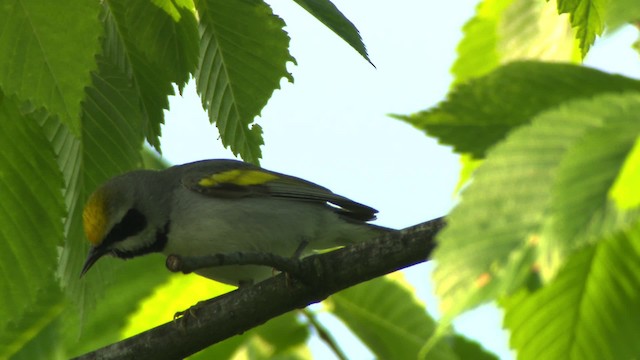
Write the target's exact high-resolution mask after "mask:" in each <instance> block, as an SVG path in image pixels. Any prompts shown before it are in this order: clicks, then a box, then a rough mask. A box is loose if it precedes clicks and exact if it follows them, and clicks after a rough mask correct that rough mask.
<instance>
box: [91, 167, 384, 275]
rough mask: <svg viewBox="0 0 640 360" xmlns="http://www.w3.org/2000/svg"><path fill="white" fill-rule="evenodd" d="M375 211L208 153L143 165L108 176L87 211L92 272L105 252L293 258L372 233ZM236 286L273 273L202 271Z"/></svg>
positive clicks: (257, 270)
mask: <svg viewBox="0 0 640 360" xmlns="http://www.w3.org/2000/svg"><path fill="white" fill-rule="evenodd" d="M376 212H377V211H376V210H375V209H373V208H371V207H368V206H366V205H362V204H359V203H357V202H355V201H352V200H349V199H347V198H345V197H343V196H340V195H337V194H334V193H333V192H331V191H330V190H329V189H326V188H324V187H322V186H319V185H316V184H314V183H312V182H309V181H306V180H303V179H300V178H296V177H293V176H288V175H284V174H280V173H277V172H273V171H269V170H265V169H262V168H260V167H257V166H254V165H251V164H248V163H244V162H241V161H236V160H203V161H198V162H193V163H188V164H184V165H177V166H173V167H170V168H168V169H166V170H161V171H155V170H137V171H132V172H128V173H125V174H123V175H120V176H117V177H114V178H112V179H111V180H108V181H107V182H106V183H104V184H103V185H102V186H100V187H99V188H98V189H97V190H96V191H95V192H94V193H93V194H92V195H91V196H90V197H89V199H88V201H87V203H86V205H85V208H84V212H83V214H82V218H83V221H84V231H85V234H86V236H87V238H88V240H89V241H90V242H91V245H92V246H91V249H90V251H89V255H88V257H87V260H86V261H85V263H84V267H83V268H82V274H84V273H86V272H87V271H88V270H89V268H91V267H92V266H93V265H94V264H95V262H96V261H98V259H100V258H101V257H102V256H103V255H106V254H110V255H112V256H116V257H118V258H123V259H128V258H133V257H136V256H141V255H145V254H148V253H152V252H162V253H164V254H166V255H169V254H175V255H180V256H201V255H213V254H225V253H232V252H261V253H270V254H276V255H279V256H284V257H291V256H293V255H294V253H295V252H296V250H297V249H299V248H300V247H301V243H306V244H307V245H306V246H305V247H304V252H303V254H309V253H311V251H312V250H318V249H328V248H333V247H337V246H342V245H348V244H350V243H353V242H358V241H363V240H367V239H371V238H374V237H376V236H378V235H380V234H382V233H384V232H387V231H393V230H390V229H387V228H383V227H379V226H375V225H372V224H368V223H367V221H370V220H373V219H375V213H376ZM196 273H197V274H199V275H202V276H205V277H207V278H210V279H213V280H216V281H220V282H224V283H228V284H232V285H238V284H240V283H251V282H256V281H260V280H263V279H265V278H267V277H269V276H271V275H272V274H273V271H272V270H271V269H270V268H268V267H264V266H254V265H242V266H239V265H238V266H221V267H214V268H206V269H201V270H198V271H196Z"/></svg>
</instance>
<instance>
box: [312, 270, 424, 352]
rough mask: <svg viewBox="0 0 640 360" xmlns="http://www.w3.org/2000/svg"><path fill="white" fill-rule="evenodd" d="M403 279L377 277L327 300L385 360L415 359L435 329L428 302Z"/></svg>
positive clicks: (337, 314) (352, 328) (332, 308)
mask: <svg viewBox="0 0 640 360" xmlns="http://www.w3.org/2000/svg"><path fill="white" fill-rule="evenodd" d="M396 276H399V275H396ZM399 281H402V279H398V281H394V280H391V279H388V278H386V277H382V278H377V279H373V280H370V281H367V282H365V283H362V284H358V285H356V286H354V287H351V288H349V289H347V290H343V291H341V292H339V293H337V294H334V295H332V296H331V297H330V298H328V299H327V300H325V302H324V304H325V305H326V306H327V307H328V309H329V311H330V312H331V313H333V314H334V315H336V316H337V317H338V318H339V319H340V320H342V321H343V322H344V323H345V324H346V325H347V326H348V327H349V328H350V329H351V330H352V331H353V332H354V333H355V334H356V335H357V336H358V337H359V338H360V339H361V340H362V341H363V342H364V343H365V344H366V345H367V346H368V347H369V349H371V351H373V353H374V354H376V356H377V357H378V358H381V359H415V358H416V357H417V354H418V352H419V351H420V349H421V348H422V346H423V345H424V344H425V343H426V342H427V340H428V339H429V337H430V336H431V334H432V333H433V330H434V329H435V323H434V321H433V319H432V318H431V317H429V316H428V315H427V313H426V311H425V308H424V305H422V304H420V303H418V301H417V300H416V299H415V297H414V296H413V293H412V290H410V289H409V285H407V284H406V283H404V282H403V283H401V282H399Z"/></svg>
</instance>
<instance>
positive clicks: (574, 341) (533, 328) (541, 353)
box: [501, 225, 640, 360]
mask: <svg viewBox="0 0 640 360" xmlns="http://www.w3.org/2000/svg"><path fill="white" fill-rule="evenodd" d="M639 240H640V234H639V231H638V226H637V225H636V227H635V229H633V230H632V231H630V232H622V233H619V234H617V235H615V236H613V237H610V238H604V239H601V240H600V241H599V242H597V243H596V244H594V245H592V246H589V247H586V248H583V249H582V250H581V251H580V252H578V253H575V254H574V255H573V256H571V257H570V258H569V260H568V262H567V263H566V265H565V266H564V267H563V268H562V270H561V271H560V272H559V273H558V276H557V277H556V278H555V279H554V280H553V281H552V282H551V283H550V284H549V285H548V286H546V287H544V288H542V289H541V290H539V291H537V292H534V293H528V292H526V291H521V292H520V293H518V294H516V295H514V296H511V297H509V298H507V299H506V300H504V301H502V304H501V305H502V306H503V307H504V308H505V318H504V324H505V326H506V327H507V328H508V329H509V330H510V332H511V341H510V343H511V346H512V347H513V348H515V349H516V351H517V352H518V358H519V359H524V360H526V359H549V360H553V359H563V360H564V359H580V360H583V359H584V360H588V359H631V358H634V357H636V356H637V355H638V353H640V345H639V343H638V341H637V339H638V337H640V325H639V323H638V321H637V319H638V318H639V317H640V300H639V298H638V296H637V291H636V290H637V289H638V288H639V287H640V249H639V248H638V244H640V241H639Z"/></svg>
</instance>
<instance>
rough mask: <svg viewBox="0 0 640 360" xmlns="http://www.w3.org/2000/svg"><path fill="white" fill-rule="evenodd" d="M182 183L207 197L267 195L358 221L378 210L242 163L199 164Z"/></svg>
mask: <svg viewBox="0 0 640 360" xmlns="http://www.w3.org/2000/svg"><path fill="white" fill-rule="evenodd" d="M182 184H183V185H184V186H185V187H187V188H188V189H190V190H192V191H195V192H198V193H200V194H203V195H205V196H212V197H219V198H242V197H247V196H268V197H276V198H286V199H292V200H298V201H312V202H318V203H324V204H326V203H328V204H331V205H330V206H331V207H332V209H333V210H334V211H335V212H336V213H338V214H340V215H342V216H345V217H346V218H349V219H352V220H356V221H369V220H373V219H375V214H376V213H377V210H375V209H373V208H371V207H369V206H366V205H363V204H360V203H357V202H355V201H353V200H350V199H348V198H346V197H344V196H340V195H337V194H335V193H333V192H332V191H331V190H329V189H327V188H325V187H322V186H320V185H317V184H314V183H312V182H310V181H306V180H303V179H300V178H297V177H293V176H289V175H285V174H280V173H277V172H273V171H269V170H265V169H262V168H260V167H257V166H254V165H251V164H247V163H244V162H240V161H233V160H209V161H204V162H200V163H199V166H193V167H192V168H191V169H185V171H184V175H183V176H182Z"/></svg>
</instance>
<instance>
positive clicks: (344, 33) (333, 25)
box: [294, 0, 373, 65]
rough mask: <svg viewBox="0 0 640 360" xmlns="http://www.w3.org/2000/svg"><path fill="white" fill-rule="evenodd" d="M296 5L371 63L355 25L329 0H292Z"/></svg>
mask: <svg viewBox="0 0 640 360" xmlns="http://www.w3.org/2000/svg"><path fill="white" fill-rule="evenodd" d="M294 1H295V2H296V3H297V4H298V5H300V6H301V7H302V8H303V9H305V10H306V11H307V12H308V13H309V14H311V15H313V16H314V17H315V18H316V19H318V20H319V21H320V22H321V23H323V24H324V25H325V26H326V27H328V28H329V29H331V31H333V32H334V33H335V34H336V35H338V36H340V37H341V38H342V40H344V41H345V42H346V43H347V44H349V45H350V46H351V47H352V48H353V49H354V50H355V51H357V52H358V53H359V54H360V55H362V57H363V58H364V59H365V60H367V61H368V62H369V63H370V64H371V65H373V63H372V62H371V59H369V55H368V54H367V48H366V47H365V46H364V43H363V42H362V37H360V32H358V29H356V27H355V25H353V23H352V22H351V21H349V19H347V17H346V16H344V15H343V14H342V12H340V10H338V8H337V7H336V6H335V5H334V4H333V3H332V2H331V1H329V0H294Z"/></svg>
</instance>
